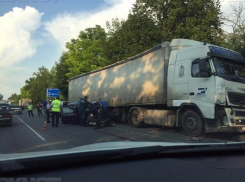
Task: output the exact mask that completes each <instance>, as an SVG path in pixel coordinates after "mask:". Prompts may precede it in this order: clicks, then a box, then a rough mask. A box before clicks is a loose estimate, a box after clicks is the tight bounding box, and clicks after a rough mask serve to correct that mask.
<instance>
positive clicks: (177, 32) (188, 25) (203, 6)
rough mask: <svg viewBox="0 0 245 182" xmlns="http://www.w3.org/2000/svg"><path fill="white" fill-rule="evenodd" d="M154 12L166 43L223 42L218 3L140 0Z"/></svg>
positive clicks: (210, 0) (203, 0) (188, 0)
mask: <svg viewBox="0 0 245 182" xmlns="http://www.w3.org/2000/svg"><path fill="white" fill-rule="evenodd" d="M138 3H142V4H143V6H145V7H146V8H149V9H150V11H152V14H153V16H154V18H155V19H156V20H157V21H158V25H159V26H161V27H162V33H163V37H164V39H165V40H172V39H174V38H186V39H194V40H199V41H204V42H208V43H212V44H218V45H219V44H221V43H222V40H221V39H222V33H223V32H222V29H221V25H222V20H221V11H220V2H219V0H195V1H193V0H184V1H183V0H171V1H170V0H139V1H138Z"/></svg>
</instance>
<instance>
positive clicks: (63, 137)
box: [0, 111, 245, 154]
mask: <svg viewBox="0 0 245 182" xmlns="http://www.w3.org/2000/svg"><path fill="white" fill-rule="evenodd" d="M34 116H35V117H29V116H28V114H27V111H24V112H23V114H22V115H15V116H14V121H13V125H12V126H0V153H2V154H3V153H20V152H32V151H46V150H59V149H70V148H73V147H78V146H82V145H88V144H93V143H99V142H111V141H149V142H151V141H157V142H185V143H192V142H198V143H199V142H205V143H207V142H227V141H244V140H245V134H231V133H228V134H227V133H225V134H207V135H206V136H205V137H198V138H193V137H188V136H186V135H184V134H183V133H182V132H181V131H180V130H177V129H169V128H163V127H157V126H145V127H143V128H134V127H132V126H130V125H128V124H124V123H117V124H116V126H115V127H104V128H101V129H97V130H96V129H95V128H94V127H93V126H90V127H81V126H79V125H72V124H62V123H61V122H60V124H59V127H58V128H52V127H51V124H50V123H49V125H48V130H43V129H42V127H43V118H42V117H40V118H39V117H38V116H37V113H36V112H35V111H34Z"/></svg>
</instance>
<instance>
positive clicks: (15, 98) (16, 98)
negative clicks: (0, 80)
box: [8, 93, 21, 104]
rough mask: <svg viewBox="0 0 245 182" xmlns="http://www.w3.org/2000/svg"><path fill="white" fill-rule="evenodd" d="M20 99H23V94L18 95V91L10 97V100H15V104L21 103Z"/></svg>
mask: <svg viewBox="0 0 245 182" xmlns="http://www.w3.org/2000/svg"><path fill="white" fill-rule="evenodd" d="M20 99H21V96H20V95H18V94H16V93H14V94H12V95H11V96H10V97H9V98H8V100H14V104H19V100H20Z"/></svg>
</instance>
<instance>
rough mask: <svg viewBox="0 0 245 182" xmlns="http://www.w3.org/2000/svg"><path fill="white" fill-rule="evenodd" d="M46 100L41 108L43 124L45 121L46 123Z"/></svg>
mask: <svg viewBox="0 0 245 182" xmlns="http://www.w3.org/2000/svg"><path fill="white" fill-rule="evenodd" d="M47 100H48V99H46V100H44V101H43V102H42V106H43V115H44V116H43V120H44V122H45V121H47V108H46V106H47Z"/></svg>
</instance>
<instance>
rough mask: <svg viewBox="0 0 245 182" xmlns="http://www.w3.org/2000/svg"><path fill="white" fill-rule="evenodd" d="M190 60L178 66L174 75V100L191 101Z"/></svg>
mask: <svg viewBox="0 0 245 182" xmlns="http://www.w3.org/2000/svg"><path fill="white" fill-rule="evenodd" d="M188 77H189V60H184V61H181V62H179V63H177V64H176V66H175V73H174V89H173V98H174V100H176V101H180V102H182V101H183V100H189V88H188V83H189V82H188Z"/></svg>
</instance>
